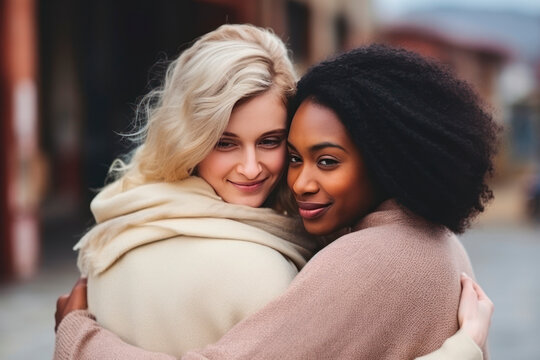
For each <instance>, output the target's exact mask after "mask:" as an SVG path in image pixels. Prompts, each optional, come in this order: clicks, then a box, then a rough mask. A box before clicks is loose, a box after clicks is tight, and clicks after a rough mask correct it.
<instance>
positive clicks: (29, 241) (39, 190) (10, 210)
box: [0, 0, 374, 278]
mask: <svg viewBox="0 0 540 360" xmlns="http://www.w3.org/2000/svg"><path fill="white" fill-rule="evenodd" d="M0 6H1V7H0V12H1V14H2V15H1V16H2V19H1V23H0V26H1V28H2V42H1V46H2V48H1V49H2V51H1V55H0V58H1V61H2V62H1V64H2V79H1V91H2V92H1V94H0V101H1V103H2V107H1V111H2V118H1V121H2V130H3V131H2V136H3V139H2V140H3V141H2V155H1V158H0V159H1V163H0V166H1V170H0V171H1V175H2V176H0V178H1V181H2V182H1V183H0V189H1V191H2V197H1V200H0V201H1V204H0V206H1V209H2V216H1V221H2V222H1V224H0V231H2V234H1V237H0V245H1V250H0V251H1V256H2V259H1V261H2V267H1V272H0V275H1V277H2V278H17V277H21V276H22V277H25V276H30V275H31V274H32V273H33V272H35V270H36V268H37V265H38V261H39V258H40V254H42V255H41V256H46V257H47V256H54V253H55V252H60V253H62V252H63V253H64V254H65V252H66V251H70V248H71V246H72V245H73V244H74V243H75V242H76V240H77V238H78V237H79V236H80V235H81V234H82V233H84V231H85V228H87V227H88V226H91V224H92V220H91V215H90V214H89V208H88V206H89V201H90V199H91V198H92V197H93V196H94V192H93V191H91V190H92V189H94V190H95V189H99V188H100V187H102V186H103V185H104V179H105V176H106V173H107V169H108V166H109V165H110V164H111V162H112V160H113V159H114V158H116V157H117V156H119V155H121V154H124V153H126V152H128V150H129V149H130V147H131V144H129V143H125V142H122V137H121V136H120V135H118V134H119V133H124V132H127V131H129V130H130V129H131V125H132V120H133V118H134V108H135V106H136V103H137V100H138V99H139V98H140V97H141V96H142V95H144V94H145V93H146V92H148V91H149V89H150V88H152V87H154V86H156V85H157V84H159V82H160V79H161V77H162V76H163V74H164V70H165V67H166V64H167V62H168V60H170V59H173V58H175V57H176V56H177V55H178V54H179V53H180V52H181V51H182V50H183V49H185V48H187V47H188V46H189V45H190V44H191V43H192V41H193V40H194V39H195V38H197V37H198V36H200V35H202V34H204V33H206V32H208V31H211V30H213V29H215V28H217V27H218V26H219V25H221V24H224V23H252V24H254V25H259V26H263V27H270V28H272V29H274V31H275V33H276V34H277V35H279V36H280V37H281V38H282V39H283V40H284V41H285V42H286V43H287V44H288V45H289V47H290V48H291V49H292V56H293V58H294V61H295V63H296V64H297V66H298V69H299V70H300V71H303V70H304V69H306V68H307V67H308V66H309V65H311V64H313V63H314V62H317V61H319V60H322V59H324V58H325V57H327V56H329V55H330V54H333V53H335V52H337V51H341V50H344V49H348V48H351V47H353V46H357V45H359V44H362V43H364V42H367V41H369V39H371V38H372V36H373V30H374V23H373V16H372V10H371V2H370V1H369V0H336V1H326V0H296V1H294V0H251V1H242V0H184V1H168V0H154V1H144V0H136V1H133V0H129V1H128V0H116V1H110V2H107V1H72V0H47V1H37V0H1V1H0ZM21 29H22V31H21ZM25 124H26V125H28V124H30V125H31V126H29V127H28V126H26V125H25ZM22 264H24V265H22Z"/></svg>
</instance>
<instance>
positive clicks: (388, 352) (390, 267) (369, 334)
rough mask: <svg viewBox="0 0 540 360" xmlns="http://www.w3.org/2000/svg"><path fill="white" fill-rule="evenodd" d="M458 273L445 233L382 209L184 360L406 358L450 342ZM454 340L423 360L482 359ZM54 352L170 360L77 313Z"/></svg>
mask: <svg viewBox="0 0 540 360" xmlns="http://www.w3.org/2000/svg"><path fill="white" fill-rule="evenodd" d="M463 271H465V272H467V273H471V267H470V263H469V260H468V257H467V255H466V253H465V251H464V249H463V247H462V246H461V244H460V243H459V241H458V240H457V238H456V237H455V236H454V235H453V234H452V233H451V232H450V231H448V230H447V229H445V228H444V227H438V226H434V225H432V224H430V223H428V222H426V221H424V220H423V219H421V218H418V217H416V216H415V215H413V214H410V213H408V212H406V211H404V210H403V209H402V208H400V207H399V206H398V205H397V204H396V203H395V202H393V201H388V202H385V203H383V204H382V205H381V207H380V208H379V209H378V210H377V211H375V212H373V213H372V214H369V215H368V216H367V217H366V218H364V219H363V221H361V223H360V224H359V225H358V231H355V232H354V233H351V234H349V235H346V236H343V237H341V238H339V239H338V240H336V241H335V242H333V243H332V244H330V245H329V246H327V247H326V248H324V249H323V250H322V251H320V252H319V253H318V254H317V255H316V256H314V257H313V258H312V259H311V260H310V261H309V263H308V264H307V265H306V266H305V267H304V268H303V269H302V271H301V272H300V273H299V275H298V276H297V277H296V278H295V280H294V281H293V282H292V284H291V286H289V288H288V289H287V291H286V292H285V293H284V294H283V295H281V296H280V297H278V298H277V299H276V300H274V301H272V302H271V303H270V304H268V305H267V306H265V307H264V308H263V309H261V310H260V311H258V312H257V313H255V314H254V315H253V316H250V317H248V318H247V319H245V320H243V321H242V322H240V323H239V324H238V325H236V326H235V327H234V328H233V329H232V330H231V331H229V332H228V333H227V334H226V335H225V336H224V337H223V338H222V339H221V340H220V341H218V342H217V343H216V344H213V345H210V346H207V347H206V348H204V349H202V350H199V351H192V352H189V353H188V354H186V355H185V356H184V357H183V359H413V358H416V357H419V356H422V355H424V354H427V353H429V352H431V351H434V350H436V349H437V348H439V347H441V346H442V345H443V343H444V341H445V340H446V339H447V338H448V337H450V336H451V335H453V334H455V333H456V331H457V328H458V323H457V307H458V303H459V294H460V283H459V274H460V273H461V272H463ZM75 323H77V325H76V326H75V325H74V324H75ZM457 337H458V339H457V340H456V341H452V342H450V344H449V345H445V346H444V347H443V348H441V351H442V352H443V353H442V354H441V352H436V353H434V354H433V356H432V357H425V358H423V359H450V358H452V359H469V358H470V359H481V358H482V354H481V352H480V351H479V349H478V348H477V347H475V346H471V340H470V339H468V338H467V337H466V336H464V334H462V333H460V334H458V335H457ZM463 341H465V343H464V342H463ZM60 345H62V346H60ZM456 348H457V349H456ZM449 349H453V350H455V351H458V352H457V354H460V352H459V351H463V352H466V353H467V354H468V355H467V356H464V357H452V356H451V357H448V356H447V355H446V353H445V351H449ZM57 350H58V351H57V352H56V353H55V359H79V360H80V359H92V358H100V359H113V358H114V359H135V360H136V359H153V358H155V359H169V358H170V357H168V356H166V355H162V356H161V357H159V356H158V357H154V356H157V355H156V354H155V353H149V352H145V351H144V350H140V349H134V348H133V347H130V346H128V345H126V344H125V343H123V342H122V341H121V340H120V339H119V338H118V337H116V336H115V335H114V334H112V333H110V332H108V331H106V330H104V329H100V328H99V327H97V325H96V323H95V321H93V320H92V319H91V318H88V317H85V316H83V315H81V314H80V313H78V314H73V315H72V314H70V315H68V316H67V317H66V318H65V319H64V320H63V321H62V323H61V324H60V326H59V330H58V334H57ZM96 354H100V355H99V356H96ZM111 354H112V355H111ZM445 356H446V357H445ZM460 356H461V355H460Z"/></svg>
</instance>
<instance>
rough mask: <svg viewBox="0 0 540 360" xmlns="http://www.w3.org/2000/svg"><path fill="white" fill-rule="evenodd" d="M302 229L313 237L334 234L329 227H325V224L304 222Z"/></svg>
mask: <svg viewBox="0 0 540 360" xmlns="http://www.w3.org/2000/svg"><path fill="white" fill-rule="evenodd" d="M304 228H305V229H306V231H307V232H308V233H310V234H311V235H315V236H324V235H329V234H331V233H333V232H334V230H333V228H332V227H331V226H327V225H326V224H321V223H312V222H310V223H307V222H305V221H304Z"/></svg>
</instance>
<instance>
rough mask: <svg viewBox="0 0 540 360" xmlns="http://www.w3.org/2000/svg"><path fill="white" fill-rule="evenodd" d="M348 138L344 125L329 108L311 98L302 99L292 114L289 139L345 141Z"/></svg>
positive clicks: (292, 140) (291, 140)
mask: <svg viewBox="0 0 540 360" xmlns="http://www.w3.org/2000/svg"><path fill="white" fill-rule="evenodd" d="M348 138H349V136H348V134H347V131H346V129H345V126H343V124H342V123H341V121H340V120H339V117H338V116H337V114H336V113H335V112H334V111H333V110H332V109H330V108H327V107H325V106H323V105H320V104H317V103H315V102H313V101H312V100H304V101H303V102H302V104H301V105H300V107H298V110H297V111H296V113H295V114H294V117H293V120H292V122H291V128H290V130H289V141H290V142H294V141H298V140H300V139H302V140H308V139H309V140H313V141H315V140H316V141H317V142H323V141H327V140H334V141H335V140H340V141H345V140H347V139H348Z"/></svg>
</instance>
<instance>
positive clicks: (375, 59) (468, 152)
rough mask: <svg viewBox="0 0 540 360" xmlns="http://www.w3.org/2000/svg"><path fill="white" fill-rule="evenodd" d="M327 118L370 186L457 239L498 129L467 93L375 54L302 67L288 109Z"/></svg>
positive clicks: (398, 57) (407, 62)
mask: <svg viewBox="0 0 540 360" xmlns="http://www.w3.org/2000/svg"><path fill="white" fill-rule="evenodd" d="M306 99H310V100H313V101H315V102H317V103H319V104H321V105H323V106H326V107H328V108H330V109H332V110H333V111H334V112H335V113H336V114H337V115H338V117H339V119H340V120H341V122H342V123H343V124H344V126H345V128H346V129H347V131H348V132H349V134H350V136H351V138H352V139H353V141H354V142H355V144H356V145H357V146H358V148H359V149H360V152H361V154H362V156H363V157H364V160H365V162H366V166H367V168H368V173H369V175H370V176H371V177H372V180H373V183H374V184H375V185H376V187H377V189H379V190H380V191H381V196H383V197H384V198H395V199H396V200H397V201H398V203H400V204H401V205H402V206H404V207H405V208H407V209H409V210H411V211H413V212H414V213H416V214H418V215H420V216H422V217H424V218H425V219H427V220H429V221H431V222H433V223H437V224H442V225H445V226H446V227H447V228H449V229H450V230H452V231H454V232H456V233H462V232H463V231H464V230H465V229H466V228H467V227H468V226H469V225H470V222H471V220H472V219H473V218H474V217H475V216H476V215H477V214H478V213H480V212H482V211H483V210H484V206H485V204H486V203H487V202H488V201H489V200H491V199H492V198H493V193H492V191H491V190H490V188H489V187H488V185H487V183H486V179H487V178H488V176H490V175H492V173H493V157H494V155H495V152H496V148H497V142H498V141H497V139H498V133H499V131H500V129H499V126H498V125H497V124H496V123H495V122H494V121H493V119H492V117H491V115H490V114H489V113H488V112H487V111H486V110H485V109H484V105H483V104H482V103H481V101H480V100H479V98H478V96H477V95H476V93H475V92H474V91H473V90H472V89H471V87H470V86H469V85H468V84H467V83H465V82H464V81H461V80H459V79H457V78H456V76H455V75H453V73H452V72H451V71H450V70H449V69H447V68H445V67H444V66H443V65H441V64H438V63H436V62H435V61H431V60H427V59H425V58H423V57H421V56H420V55H418V54H415V53H413V52H410V51H406V50H403V49H395V48H391V47H387V46H383V45H371V46H367V47H362V48H358V49H355V50H352V51H350V52H348V53H345V54H343V55H340V56H338V57H336V58H334V59H331V60H327V61H325V62H322V63H320V64H319V65H316V66H314V67H312V68H311V69H310V70H309V71H308V72H307V74H306V75H304V76H303V77H302V79H301V80H300V81H299V82H298V89H297V93H296V95H295V97H294V98H293V99H292V100H291V101H290V103H289V121H291V120H292V117H293V115H294V113H295V112H296V110H297V109H298V107H299V106H300V104H301V103H302V101H304V100H306Z"/></svg>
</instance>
